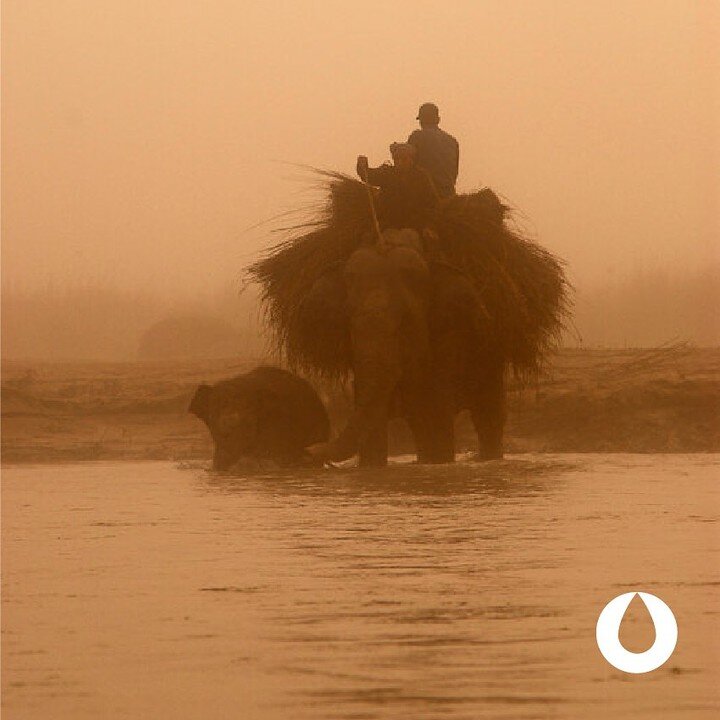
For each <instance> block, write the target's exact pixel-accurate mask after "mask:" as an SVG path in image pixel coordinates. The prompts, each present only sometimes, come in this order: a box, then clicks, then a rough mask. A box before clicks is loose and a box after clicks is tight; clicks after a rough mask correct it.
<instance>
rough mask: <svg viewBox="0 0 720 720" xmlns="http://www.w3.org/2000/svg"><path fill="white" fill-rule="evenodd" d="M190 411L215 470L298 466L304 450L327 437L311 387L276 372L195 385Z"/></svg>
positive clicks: (263, 369) (326, 424)
mask: <svg viewBox="0 0 720 720" xmlns="http://www.w3.org/2000/svg"><path fill="white" fill-rule="evenodd" d="M189 411H190V412H191V413H193V414H194V415H197V416H198V417H199V418H200V419H201V420H203V421H204V422H205V424H206V425H207V426H208V428H209V429H210V433H211V435H212V437H213V440H214V441H215V453H214V456H213V469H215V470H228V469H229V468H231V467H232V466H233V465H235V464H236V463H237V462H238V461H240V460H241V459H244V458H253V459H256V460H261V461H262V460H271V461H273V462H276V463H278V464H279V465H284V466H288V465H299V464H302V463H303V462H307V461H308V456H307V455H306V454H305V453H304V448H305V447H307V446H308V445H313V444H314V443H319V442H326V441H327V440H328V438H329V436H330V421H329V419H328V415H327V411H326V410H325V406H324V405H323V403H322V401H321V400H320V398H319V397H318V394H317V393H316V392H315V390H314V389H313V387H312V386H311V385H310V383H308V382H307V381H306V380H303V379H302V378H300V377H298V376H297V375H293V374H292V373H289V372H287V371H286V370H281V369H280V368H277V367H271V366H262V367H258V368H255V369H254V370H252V371H250V372H248V373H245V374H243V375H238V376H237V377H234V378H231V379H229V380H222V381H220V382H218V383H216V384H215V385H200V386H199V387H198V389H197V390H196V392H195V396H194V397H193V399H192V401H191V403H190V407H189Z"/></svg>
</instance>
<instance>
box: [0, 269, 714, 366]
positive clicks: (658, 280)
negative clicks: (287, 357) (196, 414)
mask: <svg viewBox="0 0 720 720" xmlns="http://www.w3.org/2000/svg"><path fill="white" fill-rule="evenodd" d="M718 307H720V268H708V269H705V270H703V271H696V272H693V273H686V274H685V275H683V276H682V277H680V276H673V275H671V274H670V273H661V272H653V273H640V272H638V273H635V274H634V275H632V276H628V277H626V278H624V279H622V280H619V281H616V282H613V283H610V284H608V285H605V286H602V287H600V286H598V287H594V288H593V287H580V288H579V289H578V291H577V294H576V307H575V320H574V324H575V328H576V332H569V333H568V334H567V336H566V340H565V343H566V345H568V346H570V347H577V346H587V347H653V346H657V345H660V344H662V343H665V342H667V341H669V340H672V339H683V340H688V341H690V342H691V343H694V344H696V345H699V346H716V345H720V320H719V319H718V313H717V308H718ZM180 316H186V317H187V316H194V317H198V316H205V317H207V318H209V320H208V323H209V324H214V325H215V326H216V327H217V326H218V325H219V324H220V325H224V326H225V327H228V328H232V330H233V331H234V332H235V333H236V336H237V344H236V348H235V349H233V346H232V345H226V346H225V347H226V348H227V350H223V353H224V352H228V353H230V354H231V356H233V357H235V356H237V357H242V358H247V357H256V356H259V355H261V354H262V353H263V352H264V351H265V349H266V345H265V341H264V338H263V337H262V333H261V329H262V322H261V315H260V311H259V308H258V304H257V299H256V295H255V294H254V293H253V291H252V289H250V290H249V291H248V292H246V293H243V294H240V293H239V292H238V288H237V286H234V285H232V284H228V285H226V286H224V287H219V288H215V289H211V290H208V291H207V292H206V293H196V294H192V293H185V294H184V295H183V294H182V293H178V294H177V296H174V297H170V296H169V294H160V293H156V292H153V291H152V290H142V289H135V290H127V289H121V288H119V287H113V286H101V285H99V284H92V283H86V284H78V285H75V286H73V287H59V286H52V285H49V286H47V287H45V288H42V289H36V290H29V289H26V288H21V287H16V286H13V285H12V284H6V285H5V286H4V287H3V291H2V351H3V357H4V358H6V359H28V360H33V359H34V360H72V359H85V360H134V359H136V358H137V357H138V350H139V347H140V344H141V339H142V338H143V335H144V334H145V333H147V331H148V330H149V329H150V328H151V327H152V326H153V325H154V324H156V323H158V322H159V321H162V320H164V319H166V318H168V317H180ZM154 352H155V356H157V352H158V351H157V350H156V351H154ZM212 354H215V355H216V354H217V353H212ZM206 357H207V355H206Z"/></svg>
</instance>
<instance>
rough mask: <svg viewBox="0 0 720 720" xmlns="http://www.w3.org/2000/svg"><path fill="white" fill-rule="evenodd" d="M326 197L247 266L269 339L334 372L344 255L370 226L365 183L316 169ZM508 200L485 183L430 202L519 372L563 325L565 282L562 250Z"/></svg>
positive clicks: (341, 349)
mask: <svg viewBox="0 0 720 720" xmlns="http://www.w3.org/2000/svg"><path fill="white" fill-rule="evenodd" d="M320 177H321V179H322V181H323V184H324V186H325V187H326V189H327V196H326V201H325V203H324V205H323V206H322V207H320V208H315V211H314V214H313V215H311V216H310V219H309V220H307V221H305V222H301V223H298V224H296V225H293V226H292V227H289V228H285V229H284V231H285V232H286V233H287V234H288V237H287V239H285V240H284V241H282V242H280V243H279V244H277V245H275V246H273V247H271V248H270V249H269V250H268V251H267V252H266V253H265V254H264V255H263V257H262V258H260V259H259V260H257V261H256V262H254V263H253V264H252V265H251V266H250V267H249V268H248V272H249V275H250V277H251V279H253V280H254V281H256V282H258V283H259V284H260V286H261V298H262V300H263V303H264V306H265V309H266V313H267V319H268V322H269V325H270V327H271V328H272V330H273V332H274V336H275V341H276V345H277V349H278V350H279V351H280V353H281V354H282V355H283V357H284V358H285V359H286V360H287V362H288V363H289V364H290V366H292V367H295V368H298V369H302V370H305V371H309V372H312V373H314V374H318V375H320V376H324V377H326V378H338V377H343V376H344V375H346V374H347V372H348V370H349V369H350V361H351V352H350V342H349V327H348V325H349V324H348V317H347V310H346V306H345V296H344V288H343V284H342V277H341V268H342V263H343V262H344V261H345V260H346V259H347V258H348V257H349V256H350V254H351V253H352V252H353V250H354V249H355V248H356V247H357V246H358V245H359V244H360V243H361V242H362V240H363V237H365V236H366V235H367V233H368V232H372V227H373V225H372V214H371V209H370V203H369V200H368V195H367V188H366V186H365V185H363V184H362V183H361V182H359V181H357V180H355V179H353V178H351V177H349V176H346V175H343V174H340V173H332V172H321V173H320ZM507 215H508V208H507V207H506V206H504V205H502V204H501V203H500V202H499V201H498V199H497V196H496V195H495V194H494V193H493V192H492V191H490V190H481V191H478V192H474V193H469V194H465V195H458V196H456V197H453V198H451V199H449V200H446V201H444V202H443V203H442V204H441V206H440V208H439V209H438V214H437V221H436V229H437V232H438V235H439V239H440V242H439V243H438V247H439V251H440V253H441V254H442V257H443V261H444V262H447V263H449V264H451V265H453V266H454V267H456V268H458V269H460V270H461V271H462V272H463V273H465V274H466V275H467V276H469V277H470V278H471V279H472V281H473V283H474V285H475V286H476V287H477V289H478V292H479V294H480V297H481V299H482V303H483V305H484V308H485V311H486V312H485V313H484V318H483V319H481V322H484V323H485V325H486V327H485V330H486V335H487V337H488V338H490V340H491V342H492V343H493V344H494V345H495V346H496V347H500V348H501V351H502V353H503V356H504V357H505V358H506V360H507V362H508V363H509V364H510V365H512V367H513V369H514V371H515V373H516V374H518V375H521V376H523V375H527V374H528V373H533V372H535V371H537V370H538V369H539V367H540V366H541V364H542V362H543V360H544V358H545V357H546V355H547V352H548V351H549V350H550V349H551V348H552V347H553V346H554V345H555V344H556V342H557V341H558V339H559V335H560V333H561V331H562V329H563V327H564V325H563V321H564V319H565V318H566V316H567V313H568V308H569V301H568V293H569V286H568V283H567V280H566V278H565V274H564V271H563V266H562V263H561V261H560V260H558V259H557V258H556V257H555V256H553V255H552V254H551V253H550V252H548V251H547V250H545V249H543V248H542V247H540V246H539V245H538V244H537V243H535V242H533V241H531V240H528V239H526V238H524V237H522V236H521V235H520V234H519V233H518V232H517V231H515V230H513V229H511V227H510V226H509V222H508V217H507Z"/></svg>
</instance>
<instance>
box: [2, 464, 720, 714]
mask: <svg viewBox="0 0 720 720" xmlns="http://www.w3.org/2000/svg"><path fill="white" fill-rule="evenodd" d="M687 473H690V475H691V478H692V481H691V482H688V480H687V478H686V474H687ZM716 474H717V472H716V466H713V464H712V462H711V461H710V460H709V458H708V457H707V456H704V457H701V456H696V457H688V456H685V457H680V456H677V457H671V456H663V457H662V458H657V457H656V458H654V459H653V458H649V457H648V456H644V457H633V456H613V457H610V456H583V457H580V456H566V457H561V456H553V457H547V456H534V457H533V456H524V457H511V458H509V459H507V460H505V461H502V462H493V463H474V462H472V461H471V460H463V461H462V462H458V463H456V464H454V465H446V466H420V465H413V464H411V463H409V462H405V461H401V462H399V463H398V464H397V465H396V466H394V467H390V468H387V469H384V470H382V471H360V470H356V469H333V470H328V471H323V472H318V471H303V472H299V473H295V472H278V471H275V472H265V473H259V474H258V473H256V474H244V475H238V476H232V475H217V474H213V473H208V472H206V471H204V470H200V469H198V468H191V469H188V470H183V471H181V470H179V469H178V468H176V467H174V466H169V465H167V464H160V463H144V464H137V465H132V464H121V463H98V464H95V465H88V464H85V465H76V466H53V467H50V466H45V467H38V468H14V469H12V470H10V471H7V472H6V473H5V476H4V478H3V480H4V488H3V500H4V504H5V507H4V512H5V515H4V520H5V523H4V527H3V540H4V544H3V553H4V556H3V560H4V579H3V581H4V593H3V599H4V602H5V613H4V622H5V623H6V625H8V624H9V626H10V627H9V629H10V630H11V631H12V633H11V634H6V635H5V642H4V657H3V660H4V670H5V672H4V675H3V682H4V683H5V687H4V697H5V703H6V712H7V713H8V715H11V714H13V713H15V714H16V715H18V716H19V715H20V714H22V716H23V717H27V718H31V719H32V720H35V718H37V719H38V720H40V719H41V718H42V719H43V720H44V718H46V717H53V718H56V719H57V720H90V718H92V719H93V720H94V719H95V718H97V717H113V718H123V719H125V718H127V719H128V720H130V719H134V718H138V717H173V718H175V719H177V720H190V719H191V718H193V719H194V718H197V717H209V718H215V717H226V716H227V714H228V708H233V711H232V712H231V714H233V715H235V716H240V717H243V718H244V719H246V718H247V720H286V719H287V718H293V720H306V719H307V720H310V719H312V720H316V719H317V718H328V719H333V720H337V719H338V718H348V719H349V718H353V719H355V720H357V719H358V718H366V719H370V718H373V719H374V718H377V719H379V720H382V719H385V718H393V719H394V718H403V720H404V719H405V718H423V720H424V719H425V718H430V719H432V718H443V719H448V720H456V719H460V718H462V719H467V720H477V718H513V719H517V720H520V718H544V717H548V718H550V717H551V718H568V720H569V719H572V720H575V719H576V718H588V719H591V720H600V719H601V718H603V719H604V718H605V717H607V715H608V714H612V715H613V717H614V718H616V719H620V718H633V719H634V718H648V719H649V718H653V720H654V719H655V718H656V717H667V718H686V717H688V718H704V717H714V712H712V711H711V710H710V708H711V705H712V702H713V701H714V698H715V694H714V693H715V691H714V689H713V685H712V679H711V678H712V675H711V672H710V671H711V670H712V669H713V668H715V667H716V666H717V664H718V662H720V658H718V657H713V655H712V653H713V651H712V650H711V649H710V648H711V647H713V635H712V630H711V628H712V623H713V622H715V621H716V619H717V616H716V615H713V614H712V607H713V603H714V602H716V601H717V598H718V593H720V581H719V579H718V577H717V571H716V568H715V567H714V566H713V564H712V563H711V562H708V558H712V557H715V555H713V554H712V553H717V552H718V551H720V548H719V547H718V536H717V532H716V528H717V524H716V523H717V520H718V515H719V513H718V501H717V482H716ZM626 584H630V585H631V587H630V588H629V589H635V588H641V589H644V590H646V591H649V592H653V591H654V590H655V591H656V594H657V595H658V596H659V597H662V598H663V599H664V600H665V601H666V602H667V603H668V604H669V605H670V606H671V607H672V608H673V611H674V612H675V614H676V617H677V619H678V625H679V626H680V641H679V642H678V646H677V648H676V651H675V653H674V655H673V657H672V658H671V660H670V661H669V662H668V663H667V666H663V667H662V668H660V669H659V670H657V671H655V672H654V673H652V674H651V676H649V677H648V678H643V677H642V676H635V677H633V678H631V679H630V680H628V678H627V676H624V675H623V674H622V673H620V672H619V671H616V670H613V668H612V667H611V666H609V665H608V664H607V663H606V662H605V661H604V659H603V658H602V656H601V655H600V653H599V651H598V649H597V646H596V644H595V622H596V620H597V616H598V614H599V612H600V610H601V609H602V607H603V606H604V605H605V604H606V603H607V602H608V601H609V600H610V599H611V598H612V597H614V596H615V595H617V594H618V593H619V590H618V589H617V588H618V587H624V586H625V585H626ZM627 630H628V633H629V634H628V637H630V635H631V634H632V632H631V631H632V630H633V628H632V627H628V628H627ZM639 637H641V635H640V636H639ZM48 668H52V673H53V674H54V675H53V676H54V677H55V675H57V679H53V680H52V681H50V680H48V673H49V672H50V670H49V669H48ZM48 682H50V683H51V684H50V685H47V683H48ZM13 683H14V684H13ZM18 683H19V684H18ZM43 683H46V684H45V685H43ZM640 683H645V684H643V685H641V684H640ZM71 691H72V693H73V694H72V695H71ZM108 708H111V709H110V710H108Z"/></svg>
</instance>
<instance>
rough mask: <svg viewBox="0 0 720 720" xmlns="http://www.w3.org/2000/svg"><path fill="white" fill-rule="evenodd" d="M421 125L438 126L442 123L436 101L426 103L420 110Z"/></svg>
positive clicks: (418, 115) (418, 116)
mask: <svg viewBox="0 0 720 720" xmlns="http://www.w3.org/2000/svg"><path fill="white" fill-rule="evenodd" d="M417 119H418V120H419V121H420V127H437V126H438V125H439V124H440V111H439V110H438V106H437V105H435V103H424V104H423V105H421V106H420V109H419V110H418V114H417Z"/></svg>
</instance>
